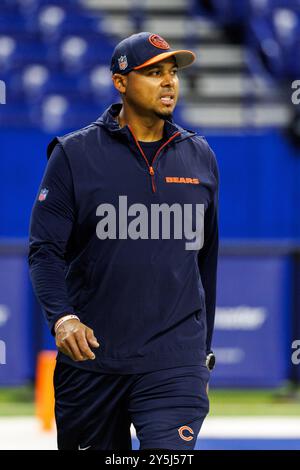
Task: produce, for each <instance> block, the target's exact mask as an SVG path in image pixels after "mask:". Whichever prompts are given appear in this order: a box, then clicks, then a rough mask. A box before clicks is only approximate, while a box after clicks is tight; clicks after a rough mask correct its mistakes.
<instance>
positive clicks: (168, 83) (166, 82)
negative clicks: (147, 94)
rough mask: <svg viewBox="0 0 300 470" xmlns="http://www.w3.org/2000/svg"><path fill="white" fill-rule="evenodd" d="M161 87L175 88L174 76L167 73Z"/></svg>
mask: <svg viewBox="0 0 300 470" xmlns="http://www.w3.org/2000/svg"><path fill="white" fill-rule="evenodd" d="M161 86H164V87H165V86H174V75H172V74H171V73H165V74H164V76H163V79H162V82H161Z"/></svg>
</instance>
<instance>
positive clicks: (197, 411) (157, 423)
mask: <svg viewBox="0 0 300 470" xmlns="http://www.w3.org/2000/svg"><path fill="white" fill-rule="evenodd" d="M209 376H210V372H209V371H208V369H207V368H206V366H205V365H193V366H184V367H173V368H170V369H163V370H158V371H154V372H147V373H144V374H132V375H114V374H102V373H99V374H98V373H95V372H90V371H86V370H83V369H79V368H77V367H72V366H70V365H67V364H64V363H62V362H58V363H57V364H56V368H55V373H54V387H55V418H56V425H57V440H58V448H59V449H60V450H67V449H70V450H78V449H79V450H93V449H97V450H131V449H132V446H131V435H130V426H131V423H133V425H134V427H135V429H136V434H137V437H138V439H139V441H140V450H142V449H167V450H177V449H178V450H193V449H194V447H195V444H196V440H197V435H198V433H199V431H200V428H201V426H202V423H203V420H204V418H205V417H206V415H207V413H208V410H209V400H208V397H207V393H206V385H207V383H208V380H209Z"/></svg>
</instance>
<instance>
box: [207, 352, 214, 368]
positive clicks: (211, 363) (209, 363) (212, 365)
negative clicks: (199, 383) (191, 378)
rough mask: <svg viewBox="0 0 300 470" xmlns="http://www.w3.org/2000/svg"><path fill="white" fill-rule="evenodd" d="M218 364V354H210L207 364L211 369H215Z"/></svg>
mask: <svg viewBox="0 0 300 470" xmlns="http://www.w3.org/2000/svg"><path fill="white" fill-rule="evenodd" d="M215 364H216V356H215V355H214V354H212V353H211V354H209V355H208V356H207V358H206V365H207V368H208V369H209V370H213V368H214V367H215Z"/></svg>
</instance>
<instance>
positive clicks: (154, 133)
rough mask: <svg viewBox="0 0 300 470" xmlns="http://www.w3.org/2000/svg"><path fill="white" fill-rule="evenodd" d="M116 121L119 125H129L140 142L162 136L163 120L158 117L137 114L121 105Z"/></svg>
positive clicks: (157, 138) (150, 140) (151, 140)
mask: <svg viewBox="0 0 300 470" xmlns="http://www.w3.org/2000/svg"><path fill="white" fill-rule="evenodd" d="M118 122H119V125H120V127H124V126H126V125H129V126H130V128H131V129H132V132H133V134H134V136H135V138H136V139H137V140H139V141H141V142H155V141H157V140H161V139H162V138H163V133H164V120H163V119H160V118H158V117H155V116H154V117H149V116H139V115H137V114H136V113H133V112H132V111H131V110H130V109H126V108H124V106H123V107H122V109H121V112H120V114H119V116H118Z"/></svg>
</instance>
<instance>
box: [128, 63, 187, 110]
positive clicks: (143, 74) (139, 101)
mask: <svg viewBox="0 0 300 470" xmlns="http://www.w3.org/2000/svg"><path fill="white" fill-rule="evenodd" d="M177 70H178V67H177V65H176V61H175V59H174V58H173V57H170V58H168V59H165V60H162V61H161V62H158V63H157V64H153V65H150V66H148V67H144V68H142V69H140V70H133V71H132V72H130V73H129V74H128V76H127V83H126V91H125V100H126V102H127V103H128V104H129V105H130V106H131V107H133V108H134V109H135V111H136V112H137V113H138V114H141V115H143V116H149V117H151V116H153V115H155V116H157V117H159V118H160V119H168V118H169V117H171V116H172V113H173V110H174V108H175V106H176V103H177V99H178V91H179V80H178V75H177Z"/></svg>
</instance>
